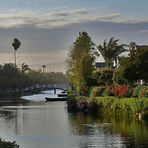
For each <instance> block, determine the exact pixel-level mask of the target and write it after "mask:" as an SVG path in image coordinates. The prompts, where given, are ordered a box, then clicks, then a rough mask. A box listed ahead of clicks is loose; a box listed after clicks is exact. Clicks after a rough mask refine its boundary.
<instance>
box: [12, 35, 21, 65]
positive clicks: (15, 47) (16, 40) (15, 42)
mask: <svg viewBox="0 0 148 148" xmlns="http://www.w3.org/2000/svg"><path fill="white" fill-rule="evenodd" d="M20 45H21V42H20V41H19V40H18V39H17V38H14V40H13V43H12V46H13V48H14V63H15V67H16V51H17V49H18V48H19V47H20Z"/></svg>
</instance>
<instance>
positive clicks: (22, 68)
mask: <svg viewBox="0 0 148 148" xmlns="http://www.w3.org/2000/svg"><path fill="white" fill-rule="evenodd" d="M21 70H22V72H23V73H24V72H25V71H28V70H30V68H29V66H28V65H27V64H25V63H22V65H21Z"/></svg>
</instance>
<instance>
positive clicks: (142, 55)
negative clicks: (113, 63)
mask: <svg viewBox="0 0 148 148" xmlns="http://www.w3.org/2000/svg"><path fill="white" fill-rule="evenodd" d="M147 59H148V47H147V46H136V48H132V49H131V50H130V54H129V56H128V57H124V58H123V59H122V60H121V62H120V67H119V71H120V76H121V77H122V78H124V79H127V80H128V82H130V83H134V82H136V81H137V80H140V79H143V80H145V81H148V68H147V67H148V60H147Z"/></svg>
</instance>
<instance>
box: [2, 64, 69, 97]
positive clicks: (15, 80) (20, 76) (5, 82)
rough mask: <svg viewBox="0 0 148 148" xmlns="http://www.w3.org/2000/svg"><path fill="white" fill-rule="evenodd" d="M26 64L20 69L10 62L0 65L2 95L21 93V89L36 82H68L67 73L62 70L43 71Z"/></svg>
mask: <svg viewBox="0 0 148 148" xmlns="http://www.w3.org/2000/svg"><path fill="white" fill-rule="evenodd" d="M25 65H26V64H23V65H22V66H23V68H21V69H19V68H17V67H15V65H14V64H11V63H8V64H4V65H0V95H1V96H5V95H9V96H11V95H12V96H15V94H18V95H20V94H21V90H22V89H24V88H26V87H29V86H33V85H36V84H51V83H52V84H55V83H56V84H58V83H66V82H67V78H66V75H65V74H63V73H62V72H50V73H41V72H38V71H34V70H28V71H27V72H25V71H26V70H27V69H28V68H27V67H28V66H27V65H26V66H25Z"/></svg>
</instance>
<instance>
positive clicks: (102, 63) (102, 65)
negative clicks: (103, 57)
mask: <svg viewBox="0 0 148 148" xmlns="http://www.w3.org/2000/svg"><path fill="white" fill-rule="evenodd" d="M95 66H96V68H104V67H105V62H96V63H95Z"/></svg>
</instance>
